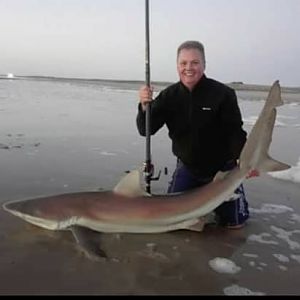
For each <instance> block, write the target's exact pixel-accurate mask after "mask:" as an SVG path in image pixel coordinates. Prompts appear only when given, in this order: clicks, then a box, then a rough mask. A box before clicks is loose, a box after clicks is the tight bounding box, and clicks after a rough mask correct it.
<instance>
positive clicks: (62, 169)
mask: <svg viewBox="0 0 300 300" xmlns="http://www.w3.org/2000/svg"><path fill="white" fill-rule="evenodd" d="M138 87H139V84H137V83H130V82H128V83H120V82H109V81H107V82H105V81H95V80H90V81H89V80H82V81H81V80H58V79H57V80H54V79H43V80H41V79H39V78H23V79H20V80H0V125H1V126H0V166H1V173H0V174H1V175H0V190H1V196H0V201H1V202H3V201H6V200H10V199H19V198H25V197H34V196H39V195H49V194H56V193H62V192H70V191H85V190H98V189H100V190H101V189H111V188H113V186H114V185H115V184H117V183H118V181H119V180H120V178H121V177H122V176H123V175H124V174H125V172H126V171H128V170H132V169H136V168H138V167H141V166H142V164H143V161H144V159H145V138H143V137H141V136H139V134H138V132H137V129H136V124H135V118H136V113H137V104H138ZM161 88H162V86H158V88H157V91H159V89H161ZM237 94H238V98H239V104H240V107H241V111H242V115H243V120H244V123H245V129H246V130H247V131H250V129H251V127H252V126H253V124H254V122H255V120H256V118H257V117H258V114H259V113H260V110H261V108H262V106H263V104H264V100H265V99H266V96H267V94H266V93H265V92H251V91H238V92H237ZM283 99H284V101H285V102H286V104H285V105H284V106H282V107H280V108H279V109H278V116H277V122H276V128H275V130H274V135H273V142H272V144H271V149H270V150H271V155H272V156H274V157H276V159H279V160H282V161H285V162H287V163H289V164H291V165H292V166H293V168H292V169H291V170H289V171H288V172H289V173H285V174H282V175H281V174H279V178H280V179H282V180H289V181H294V182H299V181H300V180H299V173H300V170H299V168H300V167H299V166H300V142H299V140H300V139H299V137H300V94H299V95H297V94H296V95H295V94H292V95H290V94H283ZM151 141H152V160H153V163H154V165H155V173H156V174H157V173H158V171H159V170H162V171H164V170H165V167H167V168H168V173H167V174H165V173H164V172H162V175H161V179H160V180H159V181H157V182H153V183H152V191H153V192H154V193H156V192H157V193H164V192H165V191H166V188H167V185H168V182H169V180H170V177H171V174H172V172H173V169H174V166H175V158H174V157H173V155H172V154H171V144H170V141H169V138H168V136H167V130H166V129H165V128H164V129H162V130H161V131H160V132H159V133H158V134H156V135H155V136H154V137H152V140H151ZM277 177H278V176H277Z"/></svg>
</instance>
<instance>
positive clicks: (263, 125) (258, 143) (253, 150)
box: [239, 81, 290, 173]
mask: <svg viewBox="0 0 300 300" xmlns="http://www.w3.org/2000/svg"><path fill="white" fill-rule="evenodd" d="M282 104H283V101H282V99H281V88H280V84H279V81H275V82H274V84H273V85H272V87H271V90H270V92H269V95H268V98H267V100H266V102H265V105H264V107H263V109H262V112H261V114H260V115H259V117H258V119H257V121H256V123H255V125H254V126H253V128H252V130H251V133H250V134H249V136H248V139H247V142H246V144H245V146H244V148H243V150H242V153H241V155H240V164H239V165H240V168H241V169H242V170H245V172H247V171H251V170H257V171H259V172H261V173H265V172H273V171H281V170H286V169H288V168H290V166H289V165H287V164H284V163H282V162H279V161H276V160H274V159H272V158H271V157H270V156H269V154H268V151H269V147H270V144H271V141H272V134H273V128H274V125H275V120H276V113H277V112H276V107H278V106H281V105H282Z"/></svg>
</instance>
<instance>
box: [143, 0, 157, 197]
mask: <svg viewBox="0 0 300 300" xmlns="http://www.w3.org/2000/svg"><path fill="white" fill-rule="evenodd" d="M145 8H146V11H145V13H146V18H145V20H146V24H145V25H146V26H145V29H146V30H145V36H146V49H145V50H146V51H145V54H146V57H145V69H146V70H145V71H146V85H147V86H148V87H149V88H151V80H150V26H149V23H150V17H149V0H145ZM150 114H151V103H147V104H146V160H145V163H144V178H145V183H146V191H147V193H149V194H150V193H151V181H154V180H159V177H160V173H159V175H158V176H157V177H156V178H154V177H153V174H154V165H153V164H152V160H151V159H152V158H151V118H150Z"/></svg>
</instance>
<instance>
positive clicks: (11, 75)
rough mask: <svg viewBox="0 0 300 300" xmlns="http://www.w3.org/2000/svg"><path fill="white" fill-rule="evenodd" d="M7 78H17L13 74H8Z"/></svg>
mask: <svg viewBox="0 0 300 300" xmlns="http://www.w3.org/2000/svg"><path fill="white" fill-rule="evenodd" d="M6 77H7V78H15V76H14V74H13V73H7V75H6Z"/></svg>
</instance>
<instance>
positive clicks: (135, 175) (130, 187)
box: [113, 170, 151, 197]
mask: <svg viewBox="0 0 300 300" xmlns="http://www.w3.org/2000/svg"><path fill="white" fill-rule="evenodd" d="M113 192H114V193H116V194H119V195H122V196H126V197H139V196H151V195H150V194H148V193H146V191H144V190H143V189H142V187H141V183H140V172H139V170H133V171H131V172H130V173H129V174H127V175H126V176H124V177H123V178H122V179H121V180H120V182H119V183H118V184H117V185H116V186H115V188H114V189H113Z"/></svg>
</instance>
